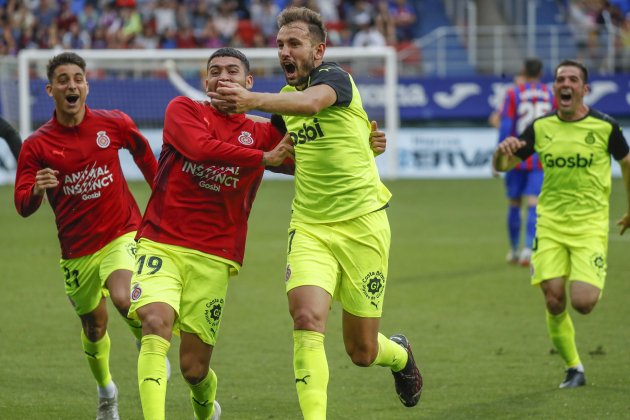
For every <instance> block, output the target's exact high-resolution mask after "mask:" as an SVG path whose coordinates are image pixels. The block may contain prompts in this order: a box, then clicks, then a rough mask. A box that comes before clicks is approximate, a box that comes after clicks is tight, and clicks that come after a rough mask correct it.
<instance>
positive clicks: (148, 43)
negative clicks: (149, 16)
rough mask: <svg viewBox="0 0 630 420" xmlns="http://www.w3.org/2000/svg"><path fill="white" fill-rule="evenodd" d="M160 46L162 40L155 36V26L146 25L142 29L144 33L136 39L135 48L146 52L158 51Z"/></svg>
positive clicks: (134, 41)
mask: <svg viewBox="0 0 630 420" xmlns="http://www.w3.org/2000/svg"><path fill="white" fill-rule="evenodd" d="M159 46H160V40H159V38H158V37H157V35H156V34H155V29H153V25H145V26H144V27H143V28H142V33H141V34H140V35H138V36H137V37H135V38H134V40H133V47H134V48H141V49H145V50H152V49H156V48H158V47H159Z"/></svg>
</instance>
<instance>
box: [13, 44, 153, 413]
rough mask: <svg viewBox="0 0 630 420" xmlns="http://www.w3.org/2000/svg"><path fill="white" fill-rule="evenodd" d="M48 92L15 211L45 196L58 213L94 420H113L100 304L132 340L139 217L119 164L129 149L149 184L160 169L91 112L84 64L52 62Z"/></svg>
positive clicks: (68, 57) (139, 140) (118, 127)
mask: <svg viewBox="0 0 630 420" xmlns="http://www.w3.org/2000/svg"><path fill="white" fill-rule="evenodd" d="M46 70H47V75H48V84H47V85H46V92H48V95H49V96H50V97H51V98H52V99H53V101H54V103H55V111H54V114H53V117H52V118H51V119H50V120H49V121H48V122H47V123H46V124H44V125H43V126H42V127H40V128H39V129H38V130H37V131H35V132H34V133H33V134H32V135H31V136H30V137H28V138H27V139H26V141H25V142H24V145H23V147H22V151H21V153H20V157H19V159H18V166H17V174H16V181H15V206H16V208H17V211H18V213H19V214H20V215H22V216H24V217H27V216H29V215H31V214H32V213H34V212H35V211H36V210H37V209H38V208H39V207H40V205H41V203H42V201H43V198H44V195H46V196H47V197H48V201H49V202H50V205H51V207H52V209H53V212H54V213H55V220H56V223H57V229H58V235H59V242H60V244H61V262H60V264H61V270H62V272H63V273H64V276H65V290H66V294H67V295H68V298H69V299H70V303H71V304H72V306H73V307H74V310H75V312H76V314H77V315H78V316H79V318H80V319H81V324H82V326H83V328H82V331H81V342H82V344H83V351H84V352H85V355H86V358H87V361H88V364H89V366H90V370H91V371H92V375H93V376H94V379H95V380H96V383H97V384H98V397H99V402H98V413H97V419H118V402H117V398H118V390H117V388H116V385H115V384H114V382H113V380H112V375H111V373H110V369H109V352H110V340H109V335H108V333H107V322H108V313H107V305H106V301H105V298H106V297H107V296H110V297H111V299H112V302H113V304H114V306H115V307H116V309H117V310H118V312H120V314H121V315H122V316H123V319H124V320H125V321H126V322H127V324H128V325H129V327H130V328H131V331H132V332H133V334H134V335H135V336H136V339H137V340H140V338H141V329H140V323H139V322H138V321H137V320H131V319H129V318H127V312H128V310H129V304H130V301H129V288H130V281H131V275H132V270H133V267H134V262H135V259H134V253H135V249H136V243H135V241H134V236H135V231H136V229H137V227H138V225H139V223H140V220H141V214H140V210H139V209H138V205H137V204H136V202H135V200H134V198H133V196H132V195H131V192H130V191H129V187H128V186H127V183H126V181H125V178H124V176H123V173H122V169H121V166H120V161H119V158H118V151H119V150H120V149H128V150H129V151H130V152H131V154H132V155H133V157H134V160H135V162H136V164H137V165H138V167H139V168H140V170H141V171H142V174H143V175H144V178H145V179H146V181H147V183H148V184H149V185H152V184H153V178H154V176H155V173H156V169H157V162H156V160H155V156H153V153H152V151H151V147H150V146H149V142H148V141H147V140H146V138H144V137H143V136H142V134H141V133H140V132H139V131H138V128H137V127H136V125H135V124H134V122H133V121H132V120H131V119H130V118H129V117H128V116H127V115H125V114H124V113H122V112H120V111H106V110H96V109H90V108H89V107H88V106H87V105H86V104H85V100H86V98H87V95H88V92H89V86H88V82H87V78H86V73H85V61H84V60H83V58H81V57H80V56H78V55H77V54H75V53H71V52H64V53H61V54H59V55H56V56H54V57H53V58H52V59H51V60H50V61H49V62H48V66H47V69H46Z"/></svg>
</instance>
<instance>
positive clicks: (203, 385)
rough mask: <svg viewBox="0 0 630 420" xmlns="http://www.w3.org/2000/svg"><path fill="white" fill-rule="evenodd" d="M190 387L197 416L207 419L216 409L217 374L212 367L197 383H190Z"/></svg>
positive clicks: (200, 418)
mask: <svg viewBox="0 0 630 420" xmlns="http://www.w3.org/2000/svg"><path fill="white" fill-rule="evenodd" d="M188 386H189V387H190V401H191V403H192V406H193V411H194V412H195V418H197V419H199V420H206V419H209V418H210V417H211V416H212V412H213V411H214V399H215V397H216V395H217V375H216V374H215V373H214V371H213V370H212V369H210V370H209V371H208V375H207V376H206V377H205V378H204V379H203V381H201V382H199V383H198V384H197V385H192V384H190V383H189V384H188Z"/></svg>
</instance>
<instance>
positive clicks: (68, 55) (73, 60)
mask: <svg viewBox="0 0 630 420" xmlns="http://www.w3.org/2000/svg"><path fill="white" fill-rule="evenodd" d="M66 64H76V65H77V66H79V67H81V70H83V73H85V60H84V59H83V58H82V57H81V56H79V55H78V54H76V53H73V52H63V53H61V54H58V55H56V56H54V57H53V58H51V59H50V60H49V61H48V64H47V65H46V76H48V82H50V83H52V81H53V75H54V74H55V69H56V68H57V67H59V66H63V65H66Z"/></svg>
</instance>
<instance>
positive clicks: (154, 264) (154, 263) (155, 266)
mask: <svg viewBox="0 0 630 420" xmlns="http://www.w3.org/2000/svg"><path fill="white" fill-rule="evenodd" d="M145 262H146V264H147V267H148V268H150V269H151V270H153V271H151V272H149V273H148V274H155V273H157V272H158V271H160V268H162V258H160V257H155V256H150V257H148V258H147V256H146V255H142V256H140V258H138V274H142V267H144V263H145Z"/></svg>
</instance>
